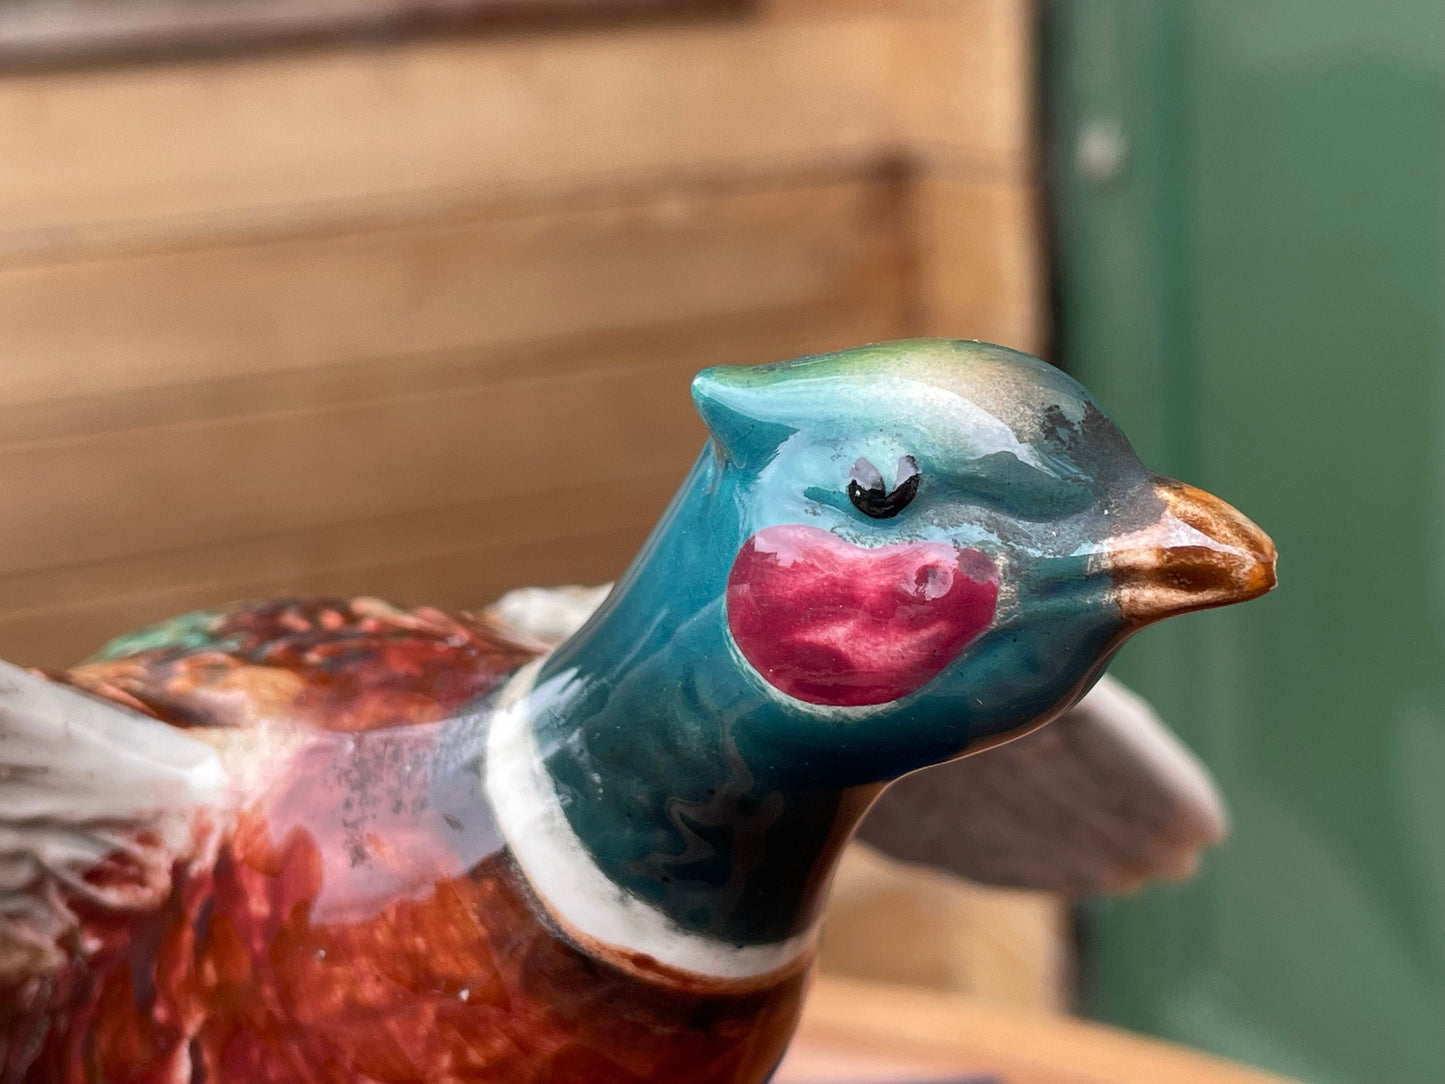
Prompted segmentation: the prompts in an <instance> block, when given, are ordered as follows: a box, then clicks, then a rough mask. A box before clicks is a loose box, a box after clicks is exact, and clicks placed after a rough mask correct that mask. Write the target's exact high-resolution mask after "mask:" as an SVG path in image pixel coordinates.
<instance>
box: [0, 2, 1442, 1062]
mask: <svg viewBox="0 0 1445 1084" xmlns="http://www.w3.org/2000/svg"><path fill="white" fill-rule="evenodd" d="M1442 131H1445V6H1442V5H1440V4H1438V3H1433V2H1425V0H1410V2H1405V0H1395V2H1391V3H1387V4H1373V5H1362V4H1354V3H1349V2H1347V0H1264V2H1244V0H1207V2H1206V0H1194V2H1185V0H1176V2H1173V3H1168V2H1163V0H1160V2H1152V3H1151V2H1145V0H1130V2H1125V0H1057V2H1053V3H1037V4H1033V3H1027V2H1025V0H756V2H752V3H746V2H742V0H715V2H714V0H686V2H674V0H562V2H558V3H552V2H550V0H0V501H3V511H0V657H4V658H7V659H10V660H13V661H15V662H20V663H26V664H30V665H43V666H63V665H66V664H68V663H70V662H73V661H76V660H77V659H79V658H80V657H82V656H84V655H85V654H87V653H88V652H89V651H91V650H92V649H94V648H95V647H96V646H97V645H98V644H99V643H101V642H102V641H103V640H105V639H106V638H107V637H109V636H111V635H112V634H114V633H117V632H120V631H123V630H124V629H126V628H129V627H132V626H134V625H136V624H139V623H142V622H145V621H149V620H152V619H156V618H160V617H163V616H166V615H168V614H171V613H175V612H178V611H181V610H185V609H189V608H192V607H196V606H202V605H207V604H213V603H219V602H224V601H228V600H231V599H235V598H242V597H248V596H257V595H274V594H291V593H341V594H348V593H375V594H381V595H385V596H389V597H392V598H395V599H397V600H399V601H407V602H417V603H420V602H430V603H434V604H438V605H443V606H451V607H460V608H467V607H480V606H482V605H484V604H486V603H487V602H489V601H490V600H491V599H493V598H494V597H495V596H497V595H498V594H500V593H501V592H502V591H504V590H506V589H507V588H510V587H513V586H517V585H519V584H527V583H532V584H554V583H571V582H601V581H603V580H606V579H609V578H611V577H613V576H615V575H616V574H617V573H618V572H619V571H620V570H621V569H622V568H623V566H624V564H625V563H626V561H627V559H628V558H629V556H630V555H631V554H632V552H633V550H634V548H635V547H636V546H637V544H638V543H639V542H640V541H641V539H642V538H643V536H644V534H645V533H646V531H647V530H648V528H649V527H650V525H651V524H652V522H653V520H654V518H655V517H656V515H657V514H658V512H659V511H660V510H661V508H662V506H663V504H664V502H665V501H666V499H667V497H668V496H669V495H670V493H671V491H672V489H673V487H674V486H675V485H676V483H677V481H678V480H679V478H680V477H681V475H682V473H683V471H684V470H685V468H686V466H687V464H688V463H689V462H690V460H691V458H692V457H693V456H694V455H695V453H696V450H697V448H698V447H699V446H700V444H701V442H702V440H703V432H702V429H701V426H700V424H699V423H698V422H697V420H696V419H695V417H694V416H693V413H692V411H691V409H690V405H689V403H688V399H687V391H686V389H687V383H688V380H689V378H690V376H691V375H692V373H693V372H695V371H696V370H697V369H698V368H700V367H702V366H705V365H710V364H714V363H720V362H726V363H752V362H761V361H770V360H777V359H780V358H784V357H789V356H792V355H796V354H800V353H812V352H818V351H824V350H829V349H833V348H836V347H842V346H847V345H851V344H856V343H860V342H864V341H869V340H877V339H887V338H897V337H901V336H907V335H945V336H949V337H958V338H982V339H989V340H993V341H997V342H1001V343H1005V344H1008V345H1010V346H1014V347H1018V348H1020V349H1024V350H1028V351H1032V352H1035V353H1040V354H1042V355H1043V356H1045V357H1047V358H1049V359H1050V360H1052V361H1054V362H1056V363H1058V364H1060V365H1062V366H1064V367H1065V368H1066V369H1068V370H1069V371H1071V372H1073V373H1074V374H1075V375H1077V376H1079V377H1080V378H1081V379H1082V380H1084V381H1085V382H1086V383H1087V384H1089V385H1090V386H1091V388H1093V390H1094V391H1095V392H1096V393H1097V394H1098V395H1099V397H1100V399H1101V400H1102V401H1103V402H1104V403H1105V404H1106V405H1107V406H1108V407H1109V408H1110V409H1111V411H1112V412H1113V413H1114V415H1115V416H1116V418H1117V419H1118V420H1119V422H1120V423H1121V425H1122V426H1123V428H1124V429H1125V430H1126V431H1127V432H1128V433H1130V434H1131V436H1132V437H1133V439H1134V441H1135V443H1136V445H1137V446H1138V448H1139V450H1140V451H1141V453H1142V454H1143V456H1144V458H1145V459H1146V461H1148V462H1149V463H1150V464H1151V465H1152V466H1154V467H1156V468H1157V469H1160V470H1162V471H1165V472H1167V473H1170V474H1175V475H1178V476H1181V477H1184V478H1188V479H1189V480H1190V481H1192V482H1195V483H1198V484H1200V485H1203V486H1205V487H1207V488H1209V489H1211V490H1214V491H1215V492H1218V493H1220V494H1221V495H1222V496H1224V497H1226V498H1227V499H1228V500H1230V501H1231V502H1233V503H1235V504H1237V505H1239V506H1240V507H1241V508H1243V509H1244V510H1246V511H1247V512H1248V513H1249V514H1250V515H1251V516H1252V517H1253V518H1255V519H1256V520H1258V521H1259V522H1260V523H1261V524H1262V525H1263V526H1264V527H1265V528H1266V529H1268V530H1269V531H1270V532H1271V533H1272V534H1273V536H1274V537H1275V540H1276V541H1277V542H1278V544H1279V548H1280V552H1281V553H1282V555H1283V556H1282V560H1281V566H1280V569H1281V587H1280V589H1279V590H1278V591H1277V592H1276V593H1275V594H1274V595H1273V596H1271V597H1269V598H1266V599H1264V600H1262V601H1260V602H1257V603H1254V604H1251V605H1250V606H1248V607H1243V608H1239V609H1238V610H1234V609H1231V610H1228V611H1224V612H1220V613H1214V614H1202V615H1195V616H1192V617H1189V618H1185V619H1182V620H1180V621H1177V622H1171V623H1169V624H1168V625H1166V626H1164V627H1162V628H1159V629H1155V630H1151V631H1150V632H1149V633H1148V634H1146V635H1145V636H1143V637H1141V638H1140V639H1139V640H1138V641H1136V642H1135V644H1134V645H1132V646H1131V647H1130V648H1129V649H1128V650H1126V652H1125V653H1124V655H1123V656H1122V657H1121V658H1120V659H1119V661H1118V662H1117V664H1116V665H1115V667H1114V671H1115V672H1116V673H1118V674H1119V675H1120V676H1122V677H1123V678H1125V679H1126V680H1127V681H1130V682H1131V683H1133V684H1134V685H1135V687H1137V688H1138V689H1140V690H1141V691H1143V692H1145V693H1146V694H1147V695H1148V696H1149V697H1150V698H1151V699H1152V700H1153V701H1154V703H1155V704H1156V705H1157V706H1158V707H1159V709H1160V710H1161V712H1162V713H1163V714H1164V716H1165V717H1166V718H1167V719H1168V720H1169V721H1170V723H1171V724H1173V725H1174V727H1175V728H1176V729H1177V730H1178V731H1179V732H1180V733H1181V734H1182V735H1183V737H1184V738H1185V739H1186V741H1188V742H1189V744H1190V745H1191V746H1192V747H1193V748H1194V749H1195V750H1196V751H1198V752H1199V753H1200V755H1201V756H1202V757H1203V759H1204V760H1205V761H1206V762H1207V763H1208V764H1209V765H1210V767H1211V768H1212V769H1213V770H1214V772H1215V773H1216V774H1217V776H1218V777H1219V779H1220V782H1221V785H1222V789H1223V791H1224V792H1225V794H1226V796H1227V799H1228V801H1229V803H1230V805H1231V807H1232V811H1233V819H1234V835H1233V839H1232V840H1231V841H1230V842H1229V843H1228V844H1227V845H1226V846H1225V847H1223V848H1222V849H1221V850H1220V851H1219V852H1218V853H1216V854H1214V855H1212V856H1211V857H1210V858H1209V859H1208V860H1207V863H1206V866H1205V868H1204V870H1203V873H1202V875H1201V876H1200V877H1199V878H1198V879H1197V880H1195V881H1194V882H1193V883H1191V884H1189V885H1186V886H1173V887H1167V888H1156V889H1151V890H1148V891H1146V892H1144V893H1142V894H1140V895H1139V896H1138V897H1136V898H1134V899H1131V900H1127V901H1122V902H1103V901H1084V902H1083V903H1082V904H1076V903H1075V901H1065V900H1056V899H1051V898H1048V897H1043V896H1036V895H1030V894H1026V893H1016V892H1001V891H997V890H990V889H985V888H981V887H978V886H972V885H967V884H963V883H961V882H955V881H950V880H947V879H945V878H943V877H942V876H939V875H936V874H931V873H924V872H921V871H918V870H911V869H906V868H903V867H900V866H897V865H895V864H893V863H890V862H888V861H885V860H884V859H882V858H881V857H879V856H878V855H876V854H872V853H869V852H867V851H865V850H861V849H860V850H858V851H857V852H855V853H854V854H853V855H852V856H851V857H850V859H849V862H848V865H847V868H846V869H845V871H844V875H843V877H842V879H841V883H840V885H839V889H838V899H837V906H836V907H835V910H834V917H833V919H832V921H831V924H830V927H829V931H828V942H827V945H826V946H825V961H824V962H825V968H826V969H828V970H829V971H831V972H833V973H836V974H839V975H850V976H855V977H864V978H881V979H886V980H889V981H894V982H908V983H912V984H915V985H919V986H927V987H935V988H945V989H952V990H960V991H967V992H969V993H972V994H974V995H976V996H978V997H981V998H985V999H989V1000H992V1001H995V1002H999V1003H1003V1004H1009V1005H1013V1006H1016V1007H1022V1008H1025V1009H1027V1010H1029V1011H1039V1012H1048V1011H1060V1010H1074V1011H1080V1012H1084V1013H1087V1014H1090V1015H1093V1016H1095V1017H1098V1018H1101V1019H1104V1020H1108V1021H1112V1022H1115V1023H1119V1024H1123V1025H1127V1026H1129V1027H1133V1028H1136V1029H1140V1030H1144V1031H1147V1032H1152V1033H1154V1034H1157V1035H1162V1036H1167V1037H1171V1038H1174V1039H1178V1040H1182V1041H1185V1042H1188V1043H1191V1044H1194V1045H1196V1046H1199V1047H1202V1048H1205V1049H1207V1050H1212V1051H1216V1052H1219V1053H1222V1054H1226V1055H1229V1056H1232V1057H1235V1058H1239V1059H1242V1060H1245V1061H1249V1062H1253V1063H1257V1064H1259V1065H1264V1066H1269V1067H1273V1068H1275V1069H1278V1070H1280V1071H1284V1072H1288V1073H1292V1074H1296V1075H1298V1076H1300V1077H1303V1078H1305V1079H1308V1080H1313V1081H1317V1082H1321V1084H1326V1082H1340V1084H1430V1082H1434V1081H1445V1027H1442V1026H1441V1025H1442V1022H1445V650H1442V648H1445V380H1442V376H1445V316H1442V313H1445V305H1442V301H1445V296H1442V289H1445V138H1442Z"/></svg>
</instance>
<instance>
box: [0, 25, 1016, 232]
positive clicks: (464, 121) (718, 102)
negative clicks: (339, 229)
mask: <svg viewBox="0 0 1445 1084" xmlns="http://www.w3.org/2000/svg"><path fill="white" fill-rule="evenodd" d="M1016 9H1017V4H1016V3H1015V2H1005V3H1004V4H1003V6H1002V8H1000V5H999V3H998V2H997V0H950V2H947V3H937V2H928V0H905V2H903V3H900V4H896V5H885V4H866V5H857V6H856V7H843V8H837V9H833V10H827V9H824V10H823V11H822V12H821V13H820V12H811V11H807V10H805V9H800V8H795V7H789V6H786V5H785V6H781V7H780V8H778V9H776V10H771V11H770V10H768V9H766V8H763V9H760V10H758V11H757V12H755V13H753V14H751V15H749V16H748V17H745V18H736V19H733V20H719V21H715V22H702V23H691V24H679V25H638V26H633V27H627V28H617V29H612V30H606V31H601V32H597V31H593V32H584V31H577V32H569V33H556V34H537V35H497V36H490V37H478V38H467V39H458V40H447V41H432V42H424V43H418V44H413V45H409V46H406V47H404V48H396V47H384V48H375V49H371V50H324V51H317V52H311V53H299V54H288V55H277V56H268V57H258V58H251V59H244V60H233V61H229V62H227V63H224V64H210V63H203V62H189V63H177V64H157V65H150V66H143V67H131V68H124V69H116V70H88V71H73V72H57V73H45V74H33V75H12V76H10V77H7V78H5V79H3V80H0V161H4V162H6V163H7V169H6V170H5V171H4V172H3V173H0V222H3V223H4V226H3V229H0V249H4V248H9V249H16V248H28V247H32V246H34V245H37V244H54V243H63V242H65V241H66V240H73V239H74V238H75V236H76V235H75V234H74V233H73V232H72V231H75V230H87V231H104V232H109V233H112V234H115V235H118V236H135V234H136V233H137V229H136V224H137V223H144V226H143V228H142V229H141V230H140V232H141V233H143V234H152V233H154V232H155V231H157V230H159V229H162V228H167V229H174V230H181V231H184V230H188V229H196V228H202V229H211V228H215V227H216V226H217V224H218V223H237V222H243V223H253V222H256V221H264V220H266V219H267V218H274V217H282V218H285V219H287V220H295V219H297V218H308V219H311V220H316V219H324V218H326V217H328V216H334V215H335V214H336V213H337V212H338V210H339V209H341V208H345V207H347V206H349V205H354V204H356V203H358V202H364V203H367V204H368V205H371V206H373V207H379V206H385V205H387V204H397V203H400V204H403V205H409V204H412V203H414V202H415V201H416V200H417V199H419V198H422V197H423V196H427V197H430V198H435V197H437V196H438V195H441V194H448V193H449V194H452V195H455V194H457V193H463V194H465V193H475V192H476V191H478V190H484V191H486V192H488V193H489V194H490V195H491V196H493V197H497V198H500V197H504V196H505V197H511V198H527V199H530V198H533V197H534V196H535V195H536V193H537V192H538V191H547V190H550V191H558V190H576V189H579V188H585V187H588V186H596V185H599V184H619V183H644V184H646V183H650V182H652V181H655V180H657V179H659V178H666V179H669V180H673V181H675V180H677V179H680V178H688V177H691V178H697V177H706V176H727V175H736V174H738V173H740V172H743V173H754V174H756V173H771V172H777V171H780V170H786V169H800V168H819V167H827V168H833V169H838V168H844V169H856V168H859V167H862V166H866V165H868V164H870V163H875V162H877V161H878V160H879V159H880V158H887V157H893V158H897V157H899V156H905V157H906V156H908V155H909V154H911V152H912V149H913V144H914V137H915V134H916V130H918V131H922V132H924V133H925V134H926V133H927V132H929V131H934V132H936V131H939V130H947V131H948V132H949V133H950V135H949V143H950V145H951V147H952V148H953V149H954V150H955V152H956V153H958V154H961V155H965V156H966V157H968V158H969V159H971V160H973V161H975V162H977V163H981V164H984V165H986V166H987V167H988V168H991V169H1010V170H1014V171H1017V170H1018V169H1019V168H1020V166H1021V164H1022V163H1023V162H1024V160H1025V158H1026V149H1027V147H1028V146H1029V143H1030V138H1031V137H1030V134H1029V133H1028V132H1027V130H1025V129H1023V128H1021V127H1020V126H1019V125H1018V123H1017V118H1018V117H1019V116H1020V115H1021V110H1022V109H1023V108H1025V107H1024V106H1022V105H1021V104H1020V103H1021V102H1023V101H1027V96H1028V88H1027V87H1026V85H1024V84H1023V83H1022V81H1020V80H1019V79H1017V78H1009V79H1004V80H1002V81H998V82H995V81H994V80H993V79H991V78H990V75H991V73H993V72H995V71H996V70H997V69H996V65H995V63H994V62H993V61H991V59H990V58H993V57H996V56H1002V57H1005V58H1007V57H1009V56H1011V55H1014V54H1016V53H1017V52H1018V51H1019V49H1020V48H1021V46H1020V45H1019V44H1018V42H1017V40H1016V38H1017V37H1018V31H1019V27H1018V26H1017V25H1016V24H1017V19H1015V18H1010V17H1008V13H1009V12H1012V11H1015V10H1016ZM1000 10H1002V11H1003V12H1004V16H1003V17H1000V16H999V15H998V14H997V13H998V12H999V11H1000ZM942 35H946V36H947V40H948V41H949V42H951V43H952V45H953V47H954V48H955V49H956V50H957V51H956V52H949V53H948V54H947V55H946V57H945V56H935V57H934V58H933V62H932V63H928V64H922V63H920V62H919V61H918V60H917V59H916V58H915V57H914V55H913V52H912V50H913V48H914V47H916V46H917V45H918V43H919V42H930V41H939V40H941V36H942ZM944 60H946V66H947V69H948V70H949V71H951V72H954V73H958V72H976V73H977V75H974V76H969V77H968V78H966V79H963V81H962V82H961V83H960V78H961V77H960V76H958V75H955V76H954V77H953V78H951V79H949V80H948V85H949V86H950V87H951V88H952V89H951V90H949V91H948V92H945V93H944V94H943V95H942V96H941V97H939V96H937V95H936V92H935V91H934V90H932V89H930V88H931V83H930V80H931V78H932V77H933V76H936V75H937V74H938V72H939V62H940V61H944ZM1004 63H1008V61H1007V60H1005V61H1004ZM910 87H911V88H912V89H911V90H906V89H904V88H910ZM279 117H284V118H285V122H284V123H275V119H276V118H279ZM98 162H99V163H104V169H100V170H97V169H96V168H94V164H95V163H98Z"/></svg>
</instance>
